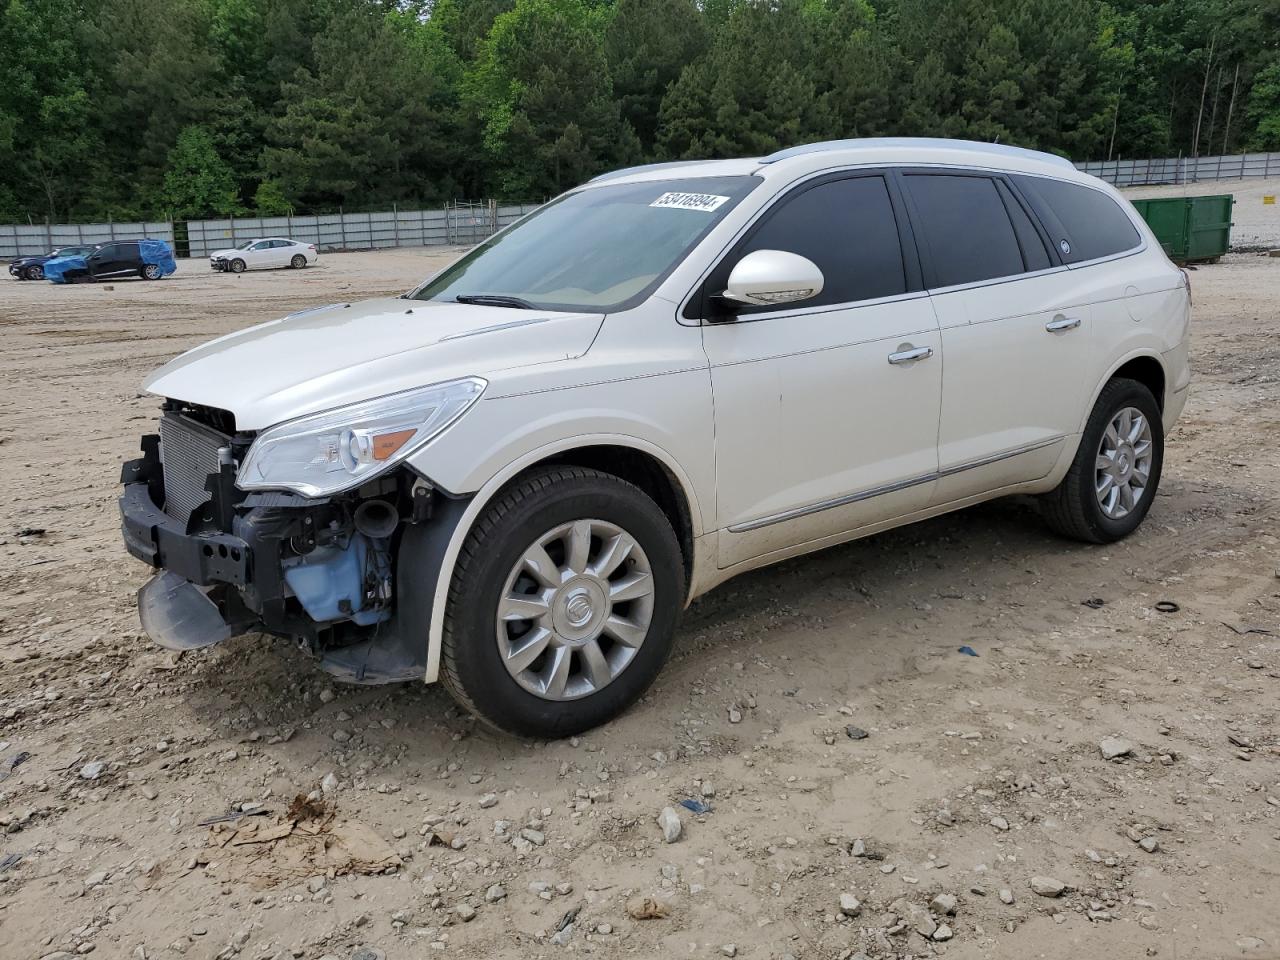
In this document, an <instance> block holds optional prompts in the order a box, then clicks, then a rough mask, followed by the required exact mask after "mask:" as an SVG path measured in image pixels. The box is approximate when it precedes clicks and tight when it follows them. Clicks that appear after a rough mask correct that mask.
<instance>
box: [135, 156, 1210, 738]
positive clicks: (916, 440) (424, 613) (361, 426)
mask: <svg viewBox="0 0 1280 960" xmlns="http://www.w3.org/2000/svg"><path fill="white" fill-rule="evenodd" d="M1190 306H1191V297H1190V288H1189V283H1188V279H1187V277H1186V275H1185V274H1184V273H1182V272H1180V271H1179V270H1178V268H1177V267H1176V266H1174V265H1173V264H1172V263H1171V262H1170V261H1169V258H1168V257H1167V256H1165V254H1164V252H1163V251H1162V250H1161V248H1160V244H1159V242H1158V241H1157V240H1156V239H1155V237H1154V236H1153V235H1152V233H1151V231H1150V229H1149V228H1148V227H1147V225H1146V224H1145V223H1144V222H1143V221H1142V219H1141V217H1139V216H1138V214H1137V213H1136V212H1135V211H1134V209H1133V207H1132V206H1131V205H1130V204H1129V203H1128V202H1126V201H1125V200H1124V198H1123V197H1121V196H1120V195H1119V194H1118V193H1117V192H1116V191H1115V190H1114V189H1112V188H1111V187H1110V186H1108V185H1107V184H1105V183H1103V182H1101V181H1100V180H1096V179H1094V178H1093V177H1090V176H1087V175H1085V174H1083V173H1080V172H1078V171H1077V170H1075V169H1074V168H1073V167H1072V166H1071V164H1070V163H1069V162H1067V161H1065V160H1062V159H1060V158H1058V157H1053V156H1049V155H1047V154H1042V153H1033V152H1031V151H1028V150H1020V149H1016V148H1011V147H1001V146H991V145H986V144H975V143H960V142H954V141H928V140H865V141H856V140H855V141H845V142H837V143H827V144H811V145H809V146H805V147H798V148H795V149H791V150H783V151H780V152H779V153H775V154H773V155H771V156H767V157H757V158H750V159H741V160H717V161H709V162H705V163H696V164H693V163H688V164H685V163H681V164H659V165H656V166H651V167H641V168H636V169H632V170H624V171H620V172H618V173H614V174H609V175H606V176H603V177H598V178H596V179H595V180H593V181H592V182H590V183H587V184H584V185H582V186H581V187H578V188H577V189H574V190H571V191H570V192H568V193H566V194H565V195H563V196H561V197H559V198H558V199H556V200H554V201H553V202H551V203H549V204H547V205H546V206H544V207H542V208H541V209H539V210H538V211H537V212H535V213H533V214H531V215H530V216H528V217H525V218H524V219H522V220H520V221H518V222H517V223H516V224H514V225H512V226H510V227H508V228H507V229H506V230H504V231H503V232H501V233H499V234H497V235H495V236H493V237H491V238H489V239H488V240H486V241H485V242H484V243H482V244H480V245H479V246H478V247H476V248H475V249H474V250H472V251H471V252H470V253H468V254H467V255H466V256H464V257H463V258H461V259H460V260H458V261H457V262H456V263H454V264H453V265H452V266H449V267H448V268H446V269H444V270H443V271H441V272H440V273H438V274H437V275H436V276H434V277H431V278H430V279H428V280H427V281H426V282H425V283H423V284H422V285H421V286H419V287H417V288H416V289H414V290H412V291H410V292H408V293H406V294H405V295H404V296H402V297H397V298H390V297H388V298H385V299H378V300H369V301H366V302H364V303H339V304H333V305H330V306H327V307H314V308H311V309H309V310H303V311H300V312H298V313H294V314H291V315H289V316H286V317H284V318H281V319H279V320H273V321H271V322H270V323H266V324H263V325H262V326H258V327H254V328H251V329H247V330H241V331H239V332H237V333H233V334H231V335H229V336H225V337H222V338H221V339H218V340H215V341H213V342H212V343H208V344H205V345H204V346H201V347H197V348H196V349H194V350H191V351H189V352H187V353H185V354H183V355H182V356H180V357H178V358H177V359H175V360H173V361H171V362H170V363H169V364H168V365H166V366H165V367H163V368H161V369H160V370H158V371H157V372H156V373H154V374H153V375H152V376H151V378H150V379H149V380H148V381H147V383H146V389H147V390H148V391H150V392H151V393H153V394H155V395H157V396H158V397H161V398H163V408H162V413H161V416H160V421H159V430H158V434H159V435H158V436H154V435H153V436H149V437H145V438H144V439H143V441H142V450H143V453H144V456H142V457H141V458H139V459H137V460H134V461H132V462H131V463H129V464H127V465H126V467H125V471H124V481H125V487H124V494H123V496H122V497H121V501H120V503H121V512H122V514H123V520H124V537H125V542H126V545H127V547H128V549H129V552H130V553H132V554H133V555H134V556H136V557H139V558H140V559H142V560H145V561H146V562H147V563H148V564H150V565H151V566H152V567H153V568H158V569H157V575H156V576H155V577H153V579H152V580H151V582H150V583H148V584H147V585H146V586H145V587H143V589H142V590H141V591H140V593H139V597H138V608H139V612H140V615H141V619H142V624H143V627H144V628H145V629H146V631H147V633H148V634H149V635H150V636H151V637H152V638H153V639H154V640H155V641H157V642H158V643H160V644H161V645H163V646H166V647H169V648H171V649H189V648H192V647H197V646H207V645H209V644H212V643H217V642H219V641H221V640H224V639H226V638H227V637H229V636H232V635H234V634H237V633H241V632H245V631H266V632H269V633H273V634H277V635H279V636H282V637H287V638H291V639H293V640H294V641H300V642H301V643H302V645H303V646H304V647H306V648H307V649H309V650H311V651H312V652H313V653H314V654H315V656H316V658H317V660H318V661H319V663H320V666H321V667H322V668H323V669H325V670H327V671H329V672H330V673H332V674H334V675H337V676H339V677H342V678H343V679H346V680H350V681H354V682H362V683H378V682H386V681H390V680H405V679H410V678H417V679H425V680H427V681H428V682H430V681H435V680H441V681H443V682H444V684H445V685H446V686H447V687H448V689H449V690H450V692H451V693H453V694H454V695H455V696H456V697H457V699H458V701H459V702H460V703H461V704H462V705H463V706H465V707H466V708H467V709H469V710H471V711H473V712H475V713H476V714H477V715H478V716H480V717H481V718H483V719H484V720H485V721H486V722H488V723H489V724H491V725H493V726H495V727H500V728H502V729H505V730H509V731H513V732H515V733H518V734H523V735H528V736H536V737H544V738H550V737H562V736H567V735H569V734H571V733H575V732H577V731H581V730H584V729H586V728H588V727H591V726H594V725H595V724H599V723H602V722H604V721H606V720H608V719H609V718H611V717H613V716H615V715H617V714H618V713H619V712H620V711H621V710H623V709H625V708H626V707H627V706H628V705H629V704H631V703H633V702H635V701H636V699H637V698H639V697H640V695H641V694H642V693H643V692H644V690H645V689H646V688H647V687H648V685H649V684H650V683H651V682H652V680H653V679H654V677H655V676H656V675H657V673H658V670H659V668H660V667H661V665H662V663H663V661H664V660H665V659H666V657H667V653H668V651H669V650H670V649H671V643H672V637H673V635H674V633H675V628H676V623H677V620H678V617H679V614H680V611H681V610H682V609H683V608H684V607H685V606H686V605H687V604H688V603H689V602H690V601H692V600H693V599H694V598H695V597H697V596H699V595H700V594H703V593H706V592H707V591H708V590H710V589H712V588H713V587H715V586H716V585H717V584H719V583H723V582H724V581H725V580H728V579H729V578H730V577H733V576H736V575H737V574H740V573H743V572H744V571H747V570H751V569H754V568H757V567H762V566H765V565H767V564H771V563H775V562H777V561H779V560H784V559H786V558H788V557H794V556H797V555H799V554H802V553H808V552H810V551H813V550H817V549H820V548H822V547H828V546H831V545H833V544H837V543H843V542H845V541H848V540H853V539H855V538H858V537H865V536H868V535H870V534H874V533H877V532H879V531H881V530H887V529H889V528H891V527H895V526H899V525H901V524H905V523H911V522H913V521H917V520H922V519H924V518H926V517H932V516H936V515H938V514H941V513H945V512H947V511H950V510H958V509H960V508H962V507H966V506H969V505H971V504H975V503H980V502H982V501H985V500H990V499H993V498H995V497H1001V496H1006V495H1008V494H1034V495H1037V496H1038V497H1039V499H1040V502H1041V505H1042V508H1043V515H1044V518H1045V520H1046V522H1047V525H1048V527H1049V528H1050V529H1051V530H1053V531H1055V532H1057V533H1058V534H1060V535H1063V536H1067V537H1071V538H1074V539H1076V540H1081V541H1084V542H1087V543H1095V544H1105V543H1111V542H1113V541H1116V540H1119V539H1120V538H1122V537H1125V536H1128V535H1129V534H1131V533H1133V531H1134V530H1136V529H1137V527H1138V525H1139V524H1140V523H1141V522H1142V520H1143V518H1144V517H1145V516H1146V514H1147V511H1148V510H1149V509H1151V508H1152V506H1153V504H1155V503H1156V490H1157V488H1158V486H1159V483H1160V471H1161V466H1162V462H1163V457H1164V438H1165V434H1166V432H1167V431H1168V430H1169V429H1170V428H1171V427H1172V426H1173V424H1174V421H1175V420H1176V419H1177V417H1178V415H1179V413H1181V411H1182V408H1183V405H1184V404H1185V402H1186V399H1187V393H1188V386H1189V383H1190V376H1191V375H1190V371H1189V368H1188V363H1187V349H1188V331H1189V324H1190ZM1140 549H1141V547H1140V546H1137V547H1134V548H1133V551H1135V552H1136V551H1139V550H1140ZM910 600H911V598H910V597H905V596H904V597H902V598H900V602H901V603H902V605H903V608H904V609H907V608H908V607H909V605H910ZM854 656H856V651H852V652H851V657H854ZM850 669H851V670H856V666H853V665H851V667H850Z"/></svg>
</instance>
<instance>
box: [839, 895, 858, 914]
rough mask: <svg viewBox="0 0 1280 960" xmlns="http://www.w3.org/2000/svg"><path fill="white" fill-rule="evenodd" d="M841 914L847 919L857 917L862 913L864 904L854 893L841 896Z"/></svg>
mask: <svg viewBox="0 0 1280 960" xmlns="http://www.w3.org/2000/svg"><path fill="white" fill-rule="evenodd" d="M840 912H841V913H842V914H844V915H845V916H846V917H856V916H857V915H858V914H860V913H861V912H862V902H861V901H860V900H859V899H858V898H857V897H855V896H854V895H853V894H852V893H842V894H840Z"/></svg>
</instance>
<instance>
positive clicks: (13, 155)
mask: <svg viewBox="0 0 1280 960" xmlns="http://www.w3.org/2000/svg"><path fill="white" fill-rule="evenodd" d="M84 13H85V11H84V8H83V6H82V5H81V3H80V2H78V0H0V213H3V214H4V216H5V219H10V220H12V219H19V218H23V219H25V217H27V216H31V217H41V218H44V217H48V218H49V219H51V220H57V219H59V218H60V217H65V216H67V215H69V214H70V213H71V212H72V211H73V210H75V209H76V208H78V207H79V206H80V205H81V202H82V198H83V194H84V190H83V185H82V181H83V178H84V173H85V168H86V166H87V165H89V164H90V163H91V162H93V161H94V160H95V158H96V157H97V156H99V154H100V152H101V147H102V142H101V140H100V139H99V137H98V131H97V130H96V129H95V127H94V124H93V122H92V121H93V116H94V114H93V111H92V110H91V103H90V98H89V94H88V92H87V90H86V82H87V76H86V75H87V67H86V63H85V57H84V54H83V51H82V50H81V49H80V47H78V46H77V44H76V43H75V40H74V27H75V24H76V23H77V22H78V21H79V20H80V18H82V17H83V16H84Z"/></svg>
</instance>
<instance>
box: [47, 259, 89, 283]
mask: <svg viewBox="0 0 1280 960" xmlns="http://www.w3.org/2000/svg"><path fill="white" fill-rule="evenodd" d="M88 268H89V264H88V261H87V260H86V259H85V258H84V257H54V258H53V259H52V260H48V261H46V262H45V265H44V278H45V279H46V280H50V281H52V282H53V283H66V282H67V278H66V277H65V276H64V274H65V273H66V272H67V271H68V270H71V271H85V272H87V271H88Z"/></svg>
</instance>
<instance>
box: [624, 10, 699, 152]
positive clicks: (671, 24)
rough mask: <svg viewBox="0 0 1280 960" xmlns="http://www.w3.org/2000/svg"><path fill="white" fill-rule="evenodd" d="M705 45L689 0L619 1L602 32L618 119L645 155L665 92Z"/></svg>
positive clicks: (653, 135)
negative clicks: (632, 131)
mask: <svg viewBox="0 0 1280 960" xmlns="http://www.w3.org/2000/svg"><path fill="white" fill-rule="evenodd" d="M708 42H709V37H708V32H707V29H706V26H705V25H704V23H703V19H702V15H701V14H700V12H699V11H698V8H697V5H696V4H695V3H694V0H618V4H617V7H616V8H615V9H614V12H613V16H612V17H611V18H610V19H609V22H608V25H607V26H606V27H605V31H604V50H605V57H606V58H607V60H608V62H609V76H610V79H611V81H612V83H613V92H614V96H615V97H616V98H617V100H618V106H619V109H620V110H621V112H622V117H623V119H624V120H626V121H627V122H628V123H629V124H631V128H632V129H633V130H634V131H635V132H636V136H638V137H639V138H640V143H641V145H642V147H643V148H644V149H645V150H646V151H651V150H652V149H653V144H654V139H655V138H656V136H657V128H658V109H659V108H660V107H661V105H662V98H663V96H664V95H665V94H666V92H667V88H668V87H669V86H671V84H672V83H673V82H675V80H676V79H677V78H678V77H679V76H680V71H681V70H683V69H684V67H685V65H686V64H689V63H692V62H693V61H695V60H697V59H698V58H699V57H701V56H702V55H703V53H704V52H705V51H706V49H707V45H708Z"/></svg>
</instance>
